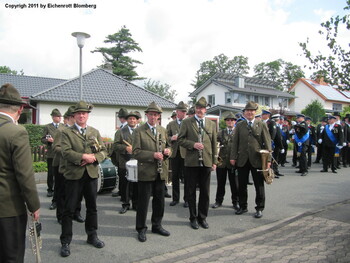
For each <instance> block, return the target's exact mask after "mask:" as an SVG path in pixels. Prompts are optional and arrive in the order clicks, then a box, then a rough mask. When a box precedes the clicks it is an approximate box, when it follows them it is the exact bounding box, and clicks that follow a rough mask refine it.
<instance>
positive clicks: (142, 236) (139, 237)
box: [137, 229, 147, 242]
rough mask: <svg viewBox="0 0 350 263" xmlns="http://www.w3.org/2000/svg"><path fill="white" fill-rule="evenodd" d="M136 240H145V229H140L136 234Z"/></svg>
mask: <svg viewBox="0 0 350 263" xmlns="http://www.w3.org/2000/svg"><path fill="white" fill-rule="evenodd" d="M137 238H138V240H139V241H140V242H145V241H146V240H147V237H146V229H144V230H141V231H140V232H139V234H138V236H137Z"/></svg>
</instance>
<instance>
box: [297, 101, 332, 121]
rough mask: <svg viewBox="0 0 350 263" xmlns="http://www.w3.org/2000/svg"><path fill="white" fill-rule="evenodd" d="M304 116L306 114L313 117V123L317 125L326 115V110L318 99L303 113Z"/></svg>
mask: <svg viewBox="0 0 350 263" xmlns="http://www.w3.org/2000/svg"><path fill="white" fill-rule="evenodd" d="M301 113H302V114H305V115H307V116H309V117H311V119H312V122H313V123H317V122H318V120H319V119H321V118H322V117H323V116H324V115H325V113H326V112H325V110H324V108H323V105H322V103H321V102H320V101H318V100H317V99H315V100H313V101H311V103H310V104H308V105H306V107H305V109H303V110H302V111H301Z"/></svg>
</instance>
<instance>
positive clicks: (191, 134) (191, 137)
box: [178, 116, 218, 167]
mask: <svg viewBox="0 0 350 263" xmlns="http://www.w3.org/2000/svg"><path fill="white" fill-rule="evenodd" d="M204 126H205V127H204V129H203V133H202V134H203V135H202V136H203V144H204V149H203V165H204V166H206V167H212V166H213V164H217V161H218V160H217V158H218V157H217V144H216V142H217V138H216V136H217V132H216V125H215V123H214V122H213V121H211V120H209V119H207V118H206V119H205V125H204ZM198 132H199V130H198V124H197V120H196V119H195V117H194V116H193V117H190V118H187V119H184V120H183V121H182V124H181V128H180V133H179V136H178V141H179V144H180V145H181V146H182V147H184V148H185V149H186V158H185V166H188V167H197V166H199V165H200V164H199V160H198V159H199V151H198V150H196V149H194V148H193V146H194V144H195V143H196V142H198Z"/></svg>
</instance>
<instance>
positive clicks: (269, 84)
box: [189, 72, 295, 98]
mask: <svg viewBox="0 0 350 263" xmlns="http://www.w3.org/2000/svg"><path fill="white" fill-rule="evenodd" d="M238 77H242V78H243V79H244V83H245V84H244V88H239V87H237V86H236V83H235V80H236V78H238ZM213 82H214V83H216V84H218V85H221V86H224V87H226V88H228V89H229V90H231V91H239V92H242V93H258V94H266V95H270V96H276V97H285V98H294V97H295V96H294V95H292V94H289V93H287V92H283V91H280V90H277V89H276V87H277V86H278V83H277V82H274V81H270V80H266V79H259V78H253V77H244V76H239V75H235V74H227V73H219V72H218V73H216V74H215V75H214V76H212V77H211V78H210V79H209V80H207V81H206V82H205V83H204V84H203V85H202V86H200V87H199V88H197V89H196V90H195V91H193V92H192V93H191V94H190V95H189V96H190V97H195V96H197V95H198V94H199V93H200V92H201V91H202V90H204V89H205V88H206V87H207V86H208V85H209V84H210V83H213Z"/></svg>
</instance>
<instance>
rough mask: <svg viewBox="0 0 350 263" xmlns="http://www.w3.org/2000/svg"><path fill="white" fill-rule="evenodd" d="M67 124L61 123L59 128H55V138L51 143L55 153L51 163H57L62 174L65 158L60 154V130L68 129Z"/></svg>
mask: <svg viewBox="0 0 350 263" xmlns="http://www.w3.org/2000/svg"><path fill="white" fill-rule="evenodd" d="M68 128H69V126H67V125H64V126H63V125H62V126H61V128H59V129H57V131H56V134H55V140H54V142H53V143H52V149H53V151H54V153H55V157H54V158H53V162H52V163H58V167H59V168H58V172H59V173H61V174H64V170H65V167H66V160H64V159H63V155H62V147H61V141H62V130H64V129H68Z"/></svg>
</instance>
